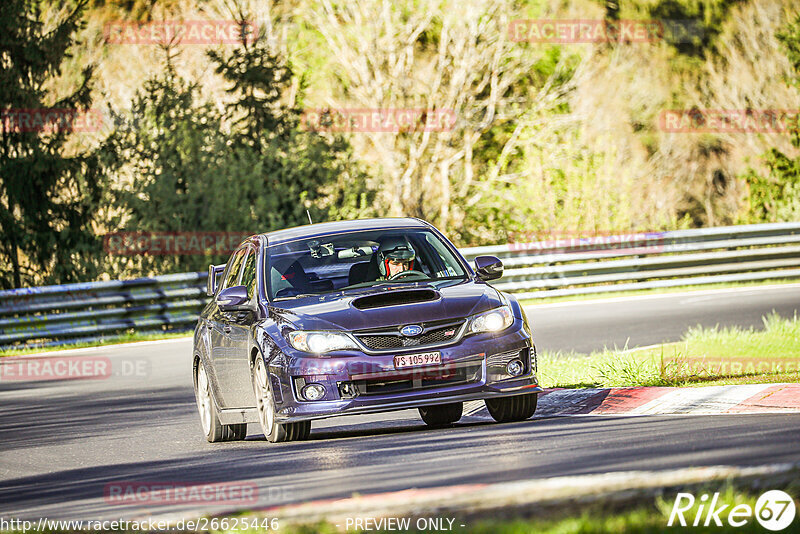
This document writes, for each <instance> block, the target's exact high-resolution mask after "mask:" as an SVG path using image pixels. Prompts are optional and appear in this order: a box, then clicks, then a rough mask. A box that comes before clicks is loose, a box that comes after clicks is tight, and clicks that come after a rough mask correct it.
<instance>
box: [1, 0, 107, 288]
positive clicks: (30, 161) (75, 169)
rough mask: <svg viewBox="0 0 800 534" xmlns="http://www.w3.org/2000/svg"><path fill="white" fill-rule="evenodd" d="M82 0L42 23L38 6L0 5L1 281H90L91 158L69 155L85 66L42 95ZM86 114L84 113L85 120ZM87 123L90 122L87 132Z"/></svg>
mask: <svg viewBox="0 0 800 534" xmlns="http://www.w3.org/2000/svg"><path fill="white" fill-rule="evenodd" d="M84 6H85V2H83V1H81V2H78V4H77V7H76V8H75V9H74V10H72V11H71V12H70V13H69V14H68V15H67V16H66V17H64V18H63V19H62V20H60V21H59V22H57V23H56V24H55V26H54V27H52V28H50V27H45V25H44V23H43V21H42V16H41V11H40V8H39V2H36V1H33V0H4V1H3V2H0V27H2V28H3V31H2V35H0V64H1V65H2V68H0V112H2V124H0V224H1V225H2V233H1V234H0V271H2V273H0V285H2V286H3V287H21V286H22V285H30V284H40V283H47V282H53V281H57V282H69V281H74V280H78V279H81V278H83V277H85V276H92V275H93V273H94V272H95V267H94V260H95V256H94V253H95V252H96V251H97V249H98V242H97V239H96V238H95V237H94V236H93V232H92V230H91V228H90V224H91V222H92V218H93V214H94V212H95V207H96V204H97V202H98V201H99V198H100V194H101V191H102V178H101V174H100V168H99V163H98V159H97V155H96V153H94V152H77V151H72V150H68V148H67V145H68V141H69V140H70V139H71V137H72V136H73V135H75V134H76V133H75V131H74V130H75V127H74V126H75V124H76V123H75V122H73V117H74V114H78V115H80V114H81V113H86V112H88V111H89V110H90V106H91V96H90V91H91V80H92V70H93V69H92V67H86V68H85V69H84V70H83V72H82V75H81V81H80V83H79V85H78V87H76V88H75V90H74V91H73V92H71V93H70V94H68V95H65V96H62V97H60V98H57V97H55V96H53V95H50V94H48V91H47V90H46V87H47V84H48V82H49V81H50V80H52V79H53V78H55V77H58V76H59V75H60V73H61V64H62V61H63V60H64V58H66V57H68V54H69V50H70V48H71V47H72V46H73V45H75V44H76V41H75V34H76V32H77V31H78V30H79V29H80V28H81V24H82V23H81V13H82V11H83V8H84ZM88 116H89V117H91V115H88ZM89 127H91V126H89Z"/></svg>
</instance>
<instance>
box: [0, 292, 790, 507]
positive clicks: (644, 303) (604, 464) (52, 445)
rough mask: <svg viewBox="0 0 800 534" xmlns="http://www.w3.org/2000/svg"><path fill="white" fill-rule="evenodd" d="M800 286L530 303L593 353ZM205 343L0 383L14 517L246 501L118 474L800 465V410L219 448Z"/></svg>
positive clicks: (760, 305) (270, 480)
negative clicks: (197, 353) (199, 349)
mask: <svg viewBox="0 0 800 534" xmlns="http://www.w3.org/2000/svg"><path fill="white" fill-rule="evenodd" d="M798 307H800V285H787V286H779V287H776V288H756V289H746V290H741V289H740V290H721V291H713V292H711V291H709V292H700V293H692V294H673V295H659V296H651V297H647V298H641V297H637V298H632V299H631V298H628V299H612V300H605V301H587V302H578V303H564V304H549V305H543V306H533V307H529V308H528V312H529V318H530V319H531V321H532V323H533V327H534V330H535V334H536V338H537V345H538V346H539V347H540V349H545V350H562V351H570V350H577V351H584V352H585V351H589V350H593V349H599V348H602V347H604V346H614V345H616V346H619V347H622V346H625V345H626V344H627V346H628V347H634V346H641V345H649V344H653V343H657V342H660V341H672V340H676V339H678V338H679V337H680V334H681V333H682V332H683V331H685V329H686V328H687V327H689V326H693V325H696V324H704V325H708V326H712V325H714V324H720V325H723V326H725V325H734V324H736V325H742V326H753V325H754V326H760V325H761V317H762V316H763V315H764V314H766V313H769V312H770V311H772V310H775V311H777V312H778V313H779V314H781V315H783V316H792V315H794V314H795V313H796V312H797V309H798ZM190 344H191V342H190V341H189V340H173V341H167V342H155V343H146V344H136V345H130V346H116V347H103V348H99V349H94V350H93V351H88V352H87V351H82V352H73V353H61V354H60V356H68V355H82V356H85V355H87V354H93V355H96V356H101V357H107V358H109V360H110V361H111V363H112V371H113V372H112V375H111V376H110V377H109V378H108V379H99V380H71V381H19V380H12V381H8V380H2V381H0V518H23V519H26V518H27V519H38V518H40V517H46V518H50V519H56V518H81V519H92V520H99V519H117V518H137V517H138V518H141V517H147V516H150V515H173V514H182V513H187V512H189V511H191V510H197V509H203V510H205V511H208V512H220V511H224V510H229V509H231V508H236V506H231V505H230V504H225V503H218V504H216V505H215V504H197V503H185V502H180V503H174V504H164V503H148V504H141V503H139V504H124V503H122V504H121V503H118V502H110V501H109V500H107V499H105V498H104V488H105V487H106V485H107V484H110V483H125V482H166V483H211V482H235V483H238V484H242V485H246V486H251V487H255V488H257V492H256V496H257V497H256V500H255V502H254V503H252V504H250V505H248V506H247V507H256V508H262V507H270V506H275V505H280V504H288V503H298V502H306V501H308V500H312V499H330V498H341V497H348V496H350V495H352V494H353V493H354V492H358V493H361V494H369V493H380V492H386V491H398V490H404V489H409V488H427V487H436V486H444V485H454V484H475V483H495V482H504V481H514V480H521V479H533V478H546V477H553V476H562V475H579V474H588V473H604V472H614V471H627V470H660V469H672V468H679V467H692V466H707V465H737V466H751V465H760V464H767V463H770V464H771V463H779V462H797V461H800V447H798V446H797V444H798V443H800V414H763V415H762V414H759V415H701V416H642V417H624V416H608V415H607V416H591V415H589V416H579V417H547V418H538V419H537V418H534V419H533V420H530V421H526V422H522V423H512V424H505V425H498V424H493V423H492V422H491V421H490V420H488V419H487V418H486V417H485V416H482V415H480V414H478V415H476V416H467V417H464V418H463V419H462V421H461V422H460V423H459V424H458V425H456V426H455V427H453V428H449V429H437V430H429V429H427V428H426V427H425V426H424V425H423V424H422V422H421V421H420V420H419V418H418V416H417V414H416V412H415V411H403V412H395V413H392V414H383V415H374V416H362V417H346V418H338V419H329V420H325V421H318V422H315V424H314V428H313V430H312V433H311V439H310V440H309V441H307V442H301V443H288V444H270V443H267V442H266V441H265V440H264V438H263V436H260V435H256V430H255V425H251V427H250V429H249V430H250V435H249V436H248V439H247V440H246V441H244V442H238V443H224V444H209V443H207V442H206V441H205V440H204V439H203V437H202V435H201V434H200V429H199V420H198V417H197V414H196V409H195V405H194V397H193V393H192V388H191V382H190V378H189V355H190Z"/></svg>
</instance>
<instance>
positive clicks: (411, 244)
mask: <svg viewBox="0 0 800 534" xmlns="http://www.w3.org/2000/svg"><path fill="white" fill-rule="evenodd" d="M267 252H268V255H267V262H266V269H267V273H266V276H265V279H266V280H267V290H268V293H269V296H270V299H281V298H294V297H297V296H300V295H315V294H322V293H330V292H332V291H340V290H342V289H348V288H358V287H369V286H372V285H377V284H381V283H386V282H392V283H395V282H396V283H403V282H431V281H437V280H453V279H457V278H465V277H466V272H465V271H464V268H463V266H462V265H461V263H460V262H459V261H458V260H457V259H456V257H455V255H454V254H453V253H452V252H451V251H450V249H449V248H448V247H447V246H446V245H445V243H444V242H443V241H442V240H441V239H440V238H439V237H437V236H436V234H434V233H433V232H431V231H430V230H424V229H419V230H407V229H387V230H370V231H363V232H350V233H347V234H339V235H333V236H325V237H314V238H309V239H302V240H297V241H292V242H289V243H283V244H279V245H272V246H270V247H268V248H267Z"/></svg>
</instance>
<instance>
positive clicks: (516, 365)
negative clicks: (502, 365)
mask: <svg viewBox="0 0 800 534" xmlns="http://www.w3.org/2000/svg"><path fill="white" fill-rule="evenodd" d="M524 370H525V366H524V365H522V362H521V361H519V360H511V361H510V362H508V365H506V371H507V372H508V374H510V375H511V376H519V375H521V374H522V371H524Z"/></svg>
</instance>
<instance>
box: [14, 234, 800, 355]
mask: <svg viewBox="0 0 800 534" xmlns="http://www.w3.org/2000/svg"><path fill="white" fill-rule="evenodd" d="M461 252H462V253H463V254H464V256H465V257H466V258H467V259H469V260H472V259H474V258H475V257H476V256H479V255H493V256H497V257H499V258H501V259H502V260H503V263H504V266H505V267H506V270H505V273H504V275H503V278H502V279H500V280H498V281H497V282H496V283H494V284H493V285H494V286H495V287H497V288H498V289H500V290H503V291H508V292H512V293H514V294H515V295H517V297H518V298H520V299H539V298H545V297H556V296H569V295H581V294H596V293H608V292H618V291H628V290H637V289H653V288H667V287H674V286H688V285H705V284H714V283H725V282H746V281H755V280H765V279H787V278H797V279H800V222H792V223H775V224H758V225H746V226H729V227H716V228H704V229H699V230H678V231H671V232H649V233H641V234H630V235H622V236H619V235H617V236H595V237H588V238H562V239H552V240H544V241H535V242H531V243H507V244H505V245H497V246H490V247H473V248H465V249H462V250H461ZM207 277H208V274H207V273H182V274H171V275H164V276H155V277H151V278H138V279H135V280H124V281H111V282H89V283H83V284H66V285H58V286H45V287H32V288H23V289H12V290H6V291H0V347H2V348H3V349H7V348H10V347H15V346H16V347H21V346H47V345H63V344H71V343H76V342H83V341H92V340H96V339H98V338H102V337H104V336H108V335H113V334H118V333H119V332H123V331H127V330H131V329H135V330H136V331H138V332H150V331H164V330H171V331H181V330H188V329H190V328H192V326H193V325H194V323H195V322H196V321H197V315H198V313H199V311H200V310H201V309H202V307H203V306H204V305H205V303H206V302H207V299H208V297H207V296H206V293H205V284H206V279H207Z"/></svg>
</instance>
